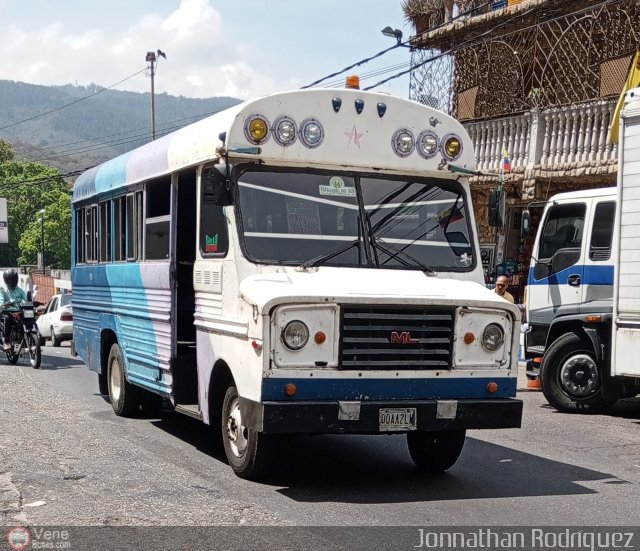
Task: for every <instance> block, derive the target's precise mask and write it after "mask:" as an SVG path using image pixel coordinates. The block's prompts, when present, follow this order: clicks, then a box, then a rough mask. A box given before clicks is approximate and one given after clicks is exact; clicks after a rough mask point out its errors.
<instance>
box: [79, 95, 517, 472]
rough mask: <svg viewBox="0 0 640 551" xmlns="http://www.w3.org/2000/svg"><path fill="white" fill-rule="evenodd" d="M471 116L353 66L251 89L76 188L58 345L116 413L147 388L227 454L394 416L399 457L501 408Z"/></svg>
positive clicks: (501, 366)
mask: <svg viewBox="0 0 640 551" xmlns="http://www.w3.org/2000/svg"><path fill="white" fill-rule="evenodd" d="M474 167H475V161H474V153H473V148H472V144H471V142H470V139H469V136H468V134H467V133H466V131H465V130H464V128H463V127H462V125H461V124H460V123H459V122H457V121H456V120H454V119H452V118H451V117H449V116H447V115H446V114H444V113H441V112H438V111H436V110H434V109H431V108H429V107H426V106H424V105H421V104H418V103H414V102H412V101H408V100H404V99H399V98H395V97H391V96H389V95H386V94H381V93H375V92H365V91H361V90H359V89H357V88H345V89H323V90H320V89H314V90H297V91H292V92H286V93H278V94H273V95H270V96H267V97H263V98H260V99H257V100H254V101H248V102H245V103H242V104H240V105H237V106H235V107H232V108H230V109H227V110H225V111H223V112H220V113H218V114H215V115H213V116H211V117H208V118H206V119H203V120H201V121H200V122H197V123H195V124H192V125H189V126H186V127H184V128H182V129H180V130H178V131H176V132H174V133H172V134H169V135H167V136H165V137H163V138H161V139H159V140H156V141H153V142H151V143H148V144H146V145H144V146H142V147H140V148H138V149H135V150H133V151H131V152H130V153H127V154H125V155H122V156H120V157H117V158H116V159H113V160H111V161H108V162H106V163H104V164H102V165H100V166H98V167H95V168H93V169H91V170H89V171H88V172H86V173H85V174H83V175H82V176H80V177H79V178H78V180H77V181H76V183H75V186H74V190H73V209H74V217H73V239H72V242H73V259H72V263H73V267H72V284H73V309H74V346H75V349H76V351H77V353H78V354H79V355H80V356H81V357H82V359H83V360H84V361H85V362H86V364H87V366H88V367H89V368H90V369H92V370H94V371H96V372H97V373H98V375H99V379H98V380H99V387H100V391H101V392H102V393H103V394H108V395H109V397H110V399H111V403H112V406H113V409H114V411H115V413H116V414H117V415H126V416H132V415H136V414H138V412H140V411H141V409H143V408H149V407H152V406H153V405H155V404H157V403H158V402H159V401H161V400H163V401H164V402H165V404H166V403H167V402H168V401H170V403H171V404H172V406H173V408H175V410H176V411H177V412H181V413H184V414H187V415H190V416H192V417H195V418H198V419H201V420H202V421H203V422H204V423H207V424H209V425H211V426H212V427H213V428H214V429H215V434H216V435H219V436H220V437H221V439H222V443H223V445H224V450H225V453H226V456H227V459H228V461H229V464H230V465H231V467H232V468H233V470H234V472H235V473H236V474H238V475H239V476H241V477H246V478H253V477H257V476H259V475H260V474H262V473H264V472H266V471H267V469H268V466H269V461H270V458H271V457H272V455H273V451H274V447H275V446H276V439H275V436H276V435H278V434H285V433H288V434H293V433H303V434H342V433H345V434H380V433H384V434H398V433H406V435H407V443H408V448H409V452H410V454H411V457H412V458H413V460H414V462H415V463H416V465H418V467H420V468H422V469H426V470H432V471H434V470H435V471H437V470H443V469H447V468H449V467H451V466H452V465H453V464H454V463H455V461H456V460H457V459H458V457H459V455H460V453H461V450H462V447H463V444H464V440H465V431H466V429H483V428H509V427H519V426H520V422H521V415H522V403H521V401H520V400H517V399H515V394H516V376H517V359H518V336H519V324H520V320H519V310H518V309H517V308H516V307H515V306H514V305H513V304H509V303H507V302H506V301H505V300H503V299H502V298H501V297H499V296H498V295H496V294H495V293H493V292H491V291H489V290H487V289H485V288H484V285H483V274H482V265H481V262H480V261H479V256H478V250H479V249H478V239H477V235H476V225H475V222H474V216H473V209H472V205H471V201H470V194H469V186H468V181H467V180H468V174H470V173H472V172H473V170H474Z"/></svg>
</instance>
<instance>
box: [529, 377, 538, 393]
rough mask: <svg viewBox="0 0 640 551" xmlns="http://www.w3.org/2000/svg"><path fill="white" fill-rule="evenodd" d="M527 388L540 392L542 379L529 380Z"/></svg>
mask: <svg viewBox="0 0 640 551" xmlns="http://www.w3.org/2000/svg"><path fill="white" fill-rule="evenodd" d="M527 388H528V389H529V390H540V378H539V377H536V378H535V379H527Z"/></svg>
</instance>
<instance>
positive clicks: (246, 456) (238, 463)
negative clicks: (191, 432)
mask: <svg viewBox="0 0 640 551" xmlns="http://www.w3.org/2000/svg"><path fill="white" fill-rule="evenodd" d="M222 442H223V445H224V452H225V455H226V456H227V461H228V462H229V465H230V466H231V468H232V469H233V472H234V473H236V474H237V475H238V476H239V477H240V478H246V479H252V480H255V479H258V478H260V477H262V476H264V475H265V474H266V473H267V472H268V470H269V468H270V466H271V463H272V460H273V441H272V439H271V438H269V436H268V435H266V434H263V433H261V432H256V431H254V430H253V429H250V428H249V427H246V426H245V425H244V420H243V419H242V414H241V412H240V396H239V395H238V390H237V389H236V387H235V386H229V387H228V388H227V392H226V394H225V396H224V401H223V403H222Z"/></svg>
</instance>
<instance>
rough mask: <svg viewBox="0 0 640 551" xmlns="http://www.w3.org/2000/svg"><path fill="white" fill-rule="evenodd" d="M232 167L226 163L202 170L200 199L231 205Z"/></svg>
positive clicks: (206, 201) (223, 205)
mask: <svg viewBox="0 0 640 551" xmlns="http://www.w3.org/2000/svg"><path fill="white" fill-rule="evenodd" d="M232 174H233V169H230V170H229V169H228V168H227V165H214V166H210V167H208V168H206V169H205V170H204V171H203V172H202V200H203V202H204V203H209V204H213V205H217V206H219V207H226V206H228V205H233V191H232V186H231V180H232Z"/></svg>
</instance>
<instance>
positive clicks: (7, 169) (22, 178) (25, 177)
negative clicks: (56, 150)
mask: <svg viewBox="0 0 640 551" xmlns="http://www.w3.org/2000/svg"><path fill="white" fill-rule="evenodd" d="M5 144H8V142H3V143H2V144H0V159H5V158H6V160H4V161H3V162H0V197H4V198H6V199H7V215H8V216H7V218H8V224H9V243H8V244H3V245H1V246H0V266H15V265H16V264H17V263H18V260H20V261H21V262H22V263H26V264H35V263H36V260H37V251H39V250H40V246H39V245H38V246H37V247H36V248H33V244H32V243H31V242H30V241H29V239H28V238H27V237H25V239H26V240H25V243H24V244H25V247H26V249H25V250H24V252H23V251H21V249H20V243H21V238H22V234H23V233H25V231H27V230H30V231H31V232H32V231H33V229H32V228H33V226H34V224H36V220H37V218H38V216H39V211H40V210H41V209H43V208H44V209H49V208H50V209H51V219H50V221H49V222H48V223H47V213H48V212H46V213H45V250H49V251H50V252H52V253H53V257H52V260H54V259H55V264H56V265H57V266H58V267H60V268H62V267H69V264H70V255H69V253H68V252H66V253H65V251H68V250H69V247H70V245H66V247H67V248H66V249H65V248H64V247H65V246H62V245H61V243H62V242H63V241H65V240H66V241H69V242H70V240H71V202H70V200H69V199H67V202H66V203H65V200H64V199H62V198H61V194H62V195H67V196H68V195H69V191H70V189H69V185H68V184H67V183H66V182H65V181H64V180H63V179H62V176H61V175H60V172H59V171H58V170H57V169H55V168H51V167H48V166H46V165H43V164H41V163H36V162H33V161H23V160H13V150H12V149H11V144H8V148H7V149H6V152H5V153H4V157H3V156H2V155H3V153H2V152H3V151H5V149H3V146H4V145H5ZM64 209H66V210H67V211H68V212H67V213H66V214H63V212H64ZM37 226H38V235H40V225H39V224H37ZM64 254H66V260H65V259H64V257H63V256H58V255H64ZM51 264H52V265H53V262H52V263H51Z"/></svg>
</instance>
